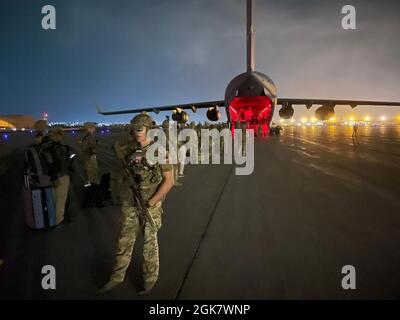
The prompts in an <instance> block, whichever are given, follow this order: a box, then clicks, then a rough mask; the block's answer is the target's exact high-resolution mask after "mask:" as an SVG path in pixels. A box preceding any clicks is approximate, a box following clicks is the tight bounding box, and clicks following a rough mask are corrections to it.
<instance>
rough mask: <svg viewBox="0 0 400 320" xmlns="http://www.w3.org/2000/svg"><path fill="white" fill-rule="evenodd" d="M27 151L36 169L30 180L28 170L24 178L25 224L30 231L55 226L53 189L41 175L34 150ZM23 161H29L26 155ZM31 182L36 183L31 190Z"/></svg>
mask: <svg viewBox="0 0 400 320" xmlns="http://www.w3.org/2000/svg"><path fill="white" fill-rule="evenodd" d="M28 150H29V151H28V152H30V153H31V155H32V159H33V162H34V166H35V167H36V170H35V171H36V175H35V179H34V180H32V178H31V176H30V174H31V173H30V170H28V172H27V173H26V174H25V176H24V188H23V199H24V209H25V220H26V224H27V225H28V226H29V227H30V228H32V229H44V228H49V227H53V226H55V225H56V207H55V201H54V189H53V188H52V187H51V186H50V178H49V177H48V176H46V175H45V174H43V169H42V164H41V162H40V159H39V156H38V154H37V150H36V149H35V148H30V149H28ZM25 159H26V161H28V160H29V159H28V156H27V154H26V155H25ZM32 181H35V182H36V183H35V185H36V186H35V187H33V188H31V182H32ZM37 181H38V183H37Z"/></svg>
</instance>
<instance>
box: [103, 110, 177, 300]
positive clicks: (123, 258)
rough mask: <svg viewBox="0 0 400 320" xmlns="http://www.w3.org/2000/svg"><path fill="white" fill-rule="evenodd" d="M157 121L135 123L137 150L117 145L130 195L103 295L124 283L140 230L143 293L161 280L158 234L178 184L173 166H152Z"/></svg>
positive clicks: (144, 118) (139, 117) (143, 119)
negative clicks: (153, 131)
mask: <svg viewBox="0 0 400 320" xmlns="http://www.w3.org/2000/svg"><path fill="white" fill-rule="evenodd" d="M153 124H154V121H153V119H152V118H151V117H150V116H149V115H147V114H140V115H137V116H136V117H134V118H133V119H132V121H131V126H132V130H133V131H134V135H135V138H136V142H137V146H136V147H135V148H134V149H133V151H132V149H130V148H120V146H119V144H115V145H114V151H115V153H116V155H117V157H118V158H119V160H120V161H121V164H122V166H123V169H124V173H125V180H126V189H127V190H128V192H127V194H126V196H124V197H123V200H122V208H121V212H122V221H121V232H120V236H119V240H118V248H117V252H116V261H115V264H114V268H113V271H112V274H111V276H110V280H109V281H108V282H107V283H106V284H105V285H104V287H103V288H102V289H101V290H100V292H104V291H107V290H110V289H112V288H114V287H115V286H117V285H118V284H120V283H122V282H123V280H124V277H125V273H126V270H127V269H128V266H129V264H130V262H131V258H132V250H133V247H134V244H135V241H136V238H137V236H138V234H139V232H140V231H142V232H143V234H144V245H143V258H144V265H143V280H144V288H143V290H142V291H140V292H139V294H141V295H142V294H147V293H149V292H150V291H151V289H152V288H153V286H154V284H155V283H156V281H157V279H158V273H159V252H158V239H157V232H158V230H159V229H160V227H161V215H162V213H163V210H162V207H161V205H162V201H163V200H164V199H165V196H166V195H167V193H168V192H169V190H170V189H171V188H172V186H173V184H174V180H173V175H172V165H170V164H159V163H155V164H153V165H150V164H149V162H148V161H147V158H146V151H147V150H148V148H149V147H150V145H152V144H153V143H154V142H153V141H151V140H150V139H149V138H148V136H147V133H148V130H149V129H150V128H151V127H152V126H153Z"/></svg>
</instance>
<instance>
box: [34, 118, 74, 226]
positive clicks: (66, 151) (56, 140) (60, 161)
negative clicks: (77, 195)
mask: <svg viewBox="0 0 400 320" xmlns="http://www.w3.org/2000/svg"><path fill="white" fill-rule="evenodd" d="M63 136H64V131H63V129H62V128H61V127H60V126H54V127H51V128H50V130H49V135H48V136H45V137H44V138H43V139H42V142H41V144H40V145H39V149H40V155H41V158H42V159H43V160H44V162H45V167H46V171H47V173H48V175H49V176H50V177H51V181H52V184H53V187H54V196H55V203H56V223H57V224H60V223H61V222H63V220H64V214H65V204H66V201H67V198H68V190H69V183H70V174H71V171H72V158H73V157H72V155H73V154H71V150H70V147H69V146H67V145H64V144H62V143H61V142H62V139H63Z"/></svg>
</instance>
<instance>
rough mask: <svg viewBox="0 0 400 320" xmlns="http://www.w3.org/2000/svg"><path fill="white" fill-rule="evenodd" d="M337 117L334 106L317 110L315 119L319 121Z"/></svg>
mask: <svg viewBox="0 0 400 320" xmlns="http://www.w3.org/2000/svg"><path fill="white" fill-rule="evenodd" d="M334 116H335V110H334V108H333V106H322V107H319V108H318V109H317V110H315V118H317V119H318V120H329V119H330V118H333V117H334Z"/></svg>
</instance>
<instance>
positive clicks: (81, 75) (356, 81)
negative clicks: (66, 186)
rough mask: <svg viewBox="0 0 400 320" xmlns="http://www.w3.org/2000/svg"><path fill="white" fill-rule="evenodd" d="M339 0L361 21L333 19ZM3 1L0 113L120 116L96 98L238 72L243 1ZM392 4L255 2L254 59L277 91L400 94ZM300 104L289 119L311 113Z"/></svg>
mask: <svg viewBox="0 0 400 320" xmlns="http://www.w3.org/2000/svg"><path fill="white" fill-rule="evenodd" d="M46 4H51V5H53V6H55V8H56V10H57V29H56V30H50V31H46V30H43V29H42V27H41V20H42V17H43V16H44V15H43V14H42V13H41V9H42V7H43V6H44V5H46ZM346 4H352V5H354V6H355V7H356V10H357V30H343V29H342V28H341V19H342V16H343V15H342V14H341V8H342V6H344V5H346ZM0 8H1V10H0V40H1V46H0V96H1V100H0V114H31V115H33V116H34V117H35V118H39V117H40V115H41V113H42V112H44V111H47V112H48V113H49V120H50V121H87V120H94V121H112V122H114V121H127V120H129V119H130V118H131V117H132V116H131V115H126V116H108V117H104V116H100V115H98V114H97V113H96V110H95V107H94V101H95V100H96V101H98V102H99V103H100V104H101V105H102V107H103V109H105V110H117V109H125V108H135V107H147V106H160V105H171V104H175V103H176V104H179V103H187V102H200V101H207V100H222V99H223V97H224V92H225V87H226V85H227V84H228V82H229V81H230V80H231V79H232V78H233V77H234V76H236V75H237V74H239V73H242V72H244V71H245V51H246V47H245V23H246V11H245V0H218V1H216V0H164V1H156V0H148V1H133V0H130V1H128V0H117V1H115V0H113V1H111V0H79V1H78V0H63V1H60V0H46V1H36V0H6V1H4V0H2V1H1V2H0ZM399 12H400V1H389V0H383V1H382V0H381V1H378V0H374V1H370V0H368V1H367V0H363V1H362V0H357V1H356V0H350V1H349V0H346V1H342V0H334V1H332V0H329V1H328V0H327V1H323V0H322V1H321V0H319V1H314V0H305V1H299V0H256V1H255V27H256V39H257V44H256V57H257V62H256V69H257V70H258V71H260V72H263V73H265V74H267V75H268V76H269V77H271V78H272V79H273V81H274V82H275V84H276V85H277V88H278V96H279V97H286V98H331V99H370V100H395V101H400V90H399V83H400V41H399V39H400V38H399V37H400V36H399V35H400V19H399ZM314 109H315V107H314V108H313V110H314ZM296 110H297V112H296V113H295V118H299V117H303V116H306V117H311V116H312V115H313V112H311V111H305V107H299V108H298V109H296ZM336 110H337V114H339V116H340V115H341V114H344V113H345V112H346V113H350V108H349V107H346V108H345V107H342V108H336ZM397 110H398V111H396V108H386V107H385V108H382V107H376V108H360V107H358V108H357V109H355V110H354V111H353V114H354V115H356V116H357V115H360V116H361V115H366V114H368V115H370V116H373V117H374V116H381V115H383V114H385V115H386V116H394V115H397V114H400V108H399V109H397ZM199 113H200V115H201V117H200V115H199V116H196V117H195V118H194V119H195V120H198V119H201V120H203V121H204V120H205V118H204V117H203V116H204V111H203V112H201V111H200V112H199ZM164 116H165V114H162V115H159V116H158V117H157V120H160V119H163V118H164Z"/></svg>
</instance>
